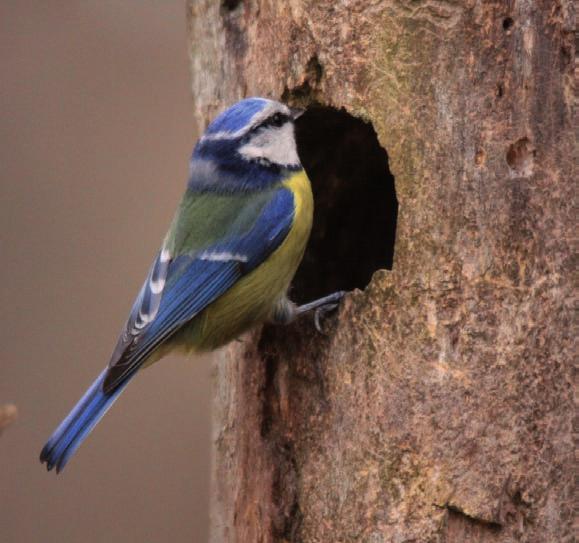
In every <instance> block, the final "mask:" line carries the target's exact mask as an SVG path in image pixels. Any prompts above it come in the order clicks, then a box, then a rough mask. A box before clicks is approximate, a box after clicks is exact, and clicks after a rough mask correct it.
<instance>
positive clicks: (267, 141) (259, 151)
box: [239, 123, 300, 166]
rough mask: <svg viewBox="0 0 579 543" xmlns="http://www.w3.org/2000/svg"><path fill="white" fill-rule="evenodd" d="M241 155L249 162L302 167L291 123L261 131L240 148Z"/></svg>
mask: <svg viewBox="0 0 579 543" xmlns="http://www.w3.org/2000/svg"><path fill="white" fill-rule="evenodd" d="M239 154H240V155H241V156H242V157H244V158H245V159H247V160H259V159H262V160H267V161H269V162H271V163H273V164H279V165H280V166H299V165H300V159H299V157H298V152H297V149H296V140H295V137H294V127H293V125H292V124H291V123H285V124H284V125H283V126H281V127H279V128H277V127H270V128H266V129H265V130H261V131H260V132H258V133H257V134H256V135H255V136H254V137H253V138H251V139H250V140H249V142H248V143H246V144H245V145H243V146H242V147H240V148H239Z"/></svg>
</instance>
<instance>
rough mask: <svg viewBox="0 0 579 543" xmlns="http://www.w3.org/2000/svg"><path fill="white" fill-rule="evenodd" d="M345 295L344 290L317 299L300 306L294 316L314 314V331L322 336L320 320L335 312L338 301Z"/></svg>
mask: <svg viewBox="0 0 579 543" xmlns="http://www.w3.org/2000/svg"><path fill="white" fill-rule="evenodd" d="M345 295H346V291H345V290H339V291H337V292H334V293H332V294H329V295H328V296H324V297H323V298H318V299H317V300H314V301H313V302H310V303H308V304H304V305H300V306H299V307H297V308H296V314H297V315H298V316H299V315H303V314H304V313H309V312H310V311H313V312H314V325H315V327H316V330H317V331H318V332H320V334H324V333H325V332H324V331H323V330H322V326H321V324H320V319H321V318H323V317H324V316H325V315H327V314H328V313H331V312H332V311H334V310H336V309H337V307H338V306H339V305H340V300H341V299H342V298H343V297H344V296H345Z"/></svg>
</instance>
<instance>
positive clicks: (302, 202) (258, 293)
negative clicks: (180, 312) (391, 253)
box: [175, 170, 314, 351]
mask: <svg viewBox="0 0 579 543" xmlns="http://www.w3.org/2000/svg"><path fill="white" fill-rule="evenodd" d="M283 185H284V186H285V187H286V188H287V189H289V190H290V191H291V192H292V194H293V196H294V205H295V212H294V220H293V224H292V227H291V229H290V231H289V233H288V235H287V237H286V238H285V240H284V241H283V242H282V244H281V245H280V246H279V247H278V248H277V249H276V250H275V251H274V252H273V253H272V254H271V255H270V256H269V258H268V259H266V260H265V261H264V262H263V263H262V264H260V265H259V266H258V267H257V268H256V269H255V270H253V271H252V272H250V273H249V274H247V275H246V276H245V277H243V278H242V279H240V280H239V281H238V282H237V283H236V284H235V285H234V286H233V287H232V288H231V289H230V290H229V291H227V292H226V293H225V294H224V295H223V296H221V297H220V298H219V299H218V300H216V301H215V302H213V304H211V305H210V306H209V307H207V308H206V309H205V310H204V311H203V312H202V313H201V314H200V315H199V316H198V317H196V318H195V319H194V320H193V321H192V322H191V324H190V325H189V326H187V327H186V328H185V329H184V330H183V332H182V333H180V334H179V335H178V337H176V338H175V339H176V342H177V343H180V344H181V345H182V346H184V347H186V348H187V349H189V350H195V351H206V350H213V349H215V348H217V347H219V346H221V345H224V344H225V343H228V342H229V341H231V340H232V339H234V338H236V337H238V336H239V335H241V334H242V333H243V332H245V331H246V330H248V329H249V328H251V327H252V326H254V325H256V324H260V323H262V322H265V321H266V320H268V319H269V318H270V316H271V314H272V311H273V308H274V305H275V303H276V302H277V301H278V300H279V299H280V298H281V297H282V296H284V295H285V294H286V292H287V290H288V288H289V285H290V282H291V280H292V279H293V276H294V275H295V272H296V270H297V268H298V265H299V263H300V262H301V259H302V257H303V254H304V250H305V247H306V243H307V241H308V238H309V235H310V230H311V227H312V219H313V212H314V201H313V196H312V189H311V186H310V181H309V179H308V177H307V175H306V173H305V171H303V170H301V171H300V172H297V173H295V174H293V175H291V177H289V178H288V179H287V180H286V181H285V182H284V183H283Z"/></svg>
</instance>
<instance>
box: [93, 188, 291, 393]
mask: <svg viewBox="0 0 579 543" xmlns="http://www.w3.org/2000/svg"><path fill="white" fill-rule="evenodd" d="M271 192H272V194H271V198H270V199H269V201H267V203H266V204H265V205H264V206H263V207H262V208H261V210H260V212H259V215H258V216H257V217H256V218H255V220H254V221H253V225H252V227H251V228H249V229H245V230H244V231H239V229H238V228H236V224H239V221H238V220H237V221H232V222H231V223H230V228H229V229H227V228H225V231H226V232H227V234H226V235H225V236H223V237H222V238H221V239H220V240H218V241H216V242H213V243H212V244H211V245H209V246H208V247H204V248H202V249H201V250H199V249H198V250H196V251H194V252H192V253H185V254H179V255H178V256H173V255H171V253H170V251H169V249H168V248H166V246H164V247H163V248H162V249H161V251H159V254H158V255H157V258H156V259H155V261H154V262H153V265H152V267H151V270H150V272H149V275H148V276H147V279H146V280H145V283H144V285H143V287H142V289H141V291H140V293H139V295H138V296H137V299H136V301H135V304H134V305H133V308H132V310H131V313H130V315H129V319H128V321H127V324H126V325H125V328H124V330H123V333H122V334H121V336H120V338H119V341H118V343H117V346H116V348H115V350H114V352H113V356H112V357H111V361H110V363H109V368H108V373H107V376H106V378H105V381H104V384H103V387H104V390H105V392H109V391H112V390H114V388H115V387H116V386H118V385H119V384H120V383H122V382H123V380H124V379H125V378H126V377H127V376H128V375H129V374H132V373H133V372H134V371H136V370H137V369H138V368H139V367H140V365H141V364H142V363H143V362H144V361H145V360H146V359H147V358H148V357H149V356H150V355H151V354H152V353H153V351H154V350H155V349H157V348H158V347H159V346H160V345H161V344H162V343H163V342H164V341H166V340H167V339H168V338H170V337H171V336H172V335H173V334H174V333H175V332H177V330H179V329H180V328H181V327H182V326H183V325H184V324H185V323H187V322H188V321H190V320H191V319H192V318H194V317H195V316H196V315H198V314H199V313H200V312H201V311H203V309H205V308H206V307H207V306H208V305H209V304H211V303H212V302H213V301H215V300H216V299H217V298H219V296H221V295H223V294H224V293H225V292H226V291H227V290H229V289H230V288H231V287H232V286H233V285H234V284H235V283H236V282H237V281H238V280H239V279H240V278H241V277H243V276H244V275H245V274H247V273H249V272H250V271H251V270H253V269H255V268H256V267H257V266H259V264H261V263H262V262H263V261H264V260H265V259H266V258H267V257H268V256H269V255H270V254H271V253H272V252H273V251H275V249H276V248H277V247H279V245H280V244H281V243H282V242H283V240H284V239H285V237H286V236H287V233H288V232H289V230H290V228H291V225H292V222H293V216H294V200H293V194H292V193H291V192H290V191H289V190H287V189H285V188H280V189H277V190H275V191H271ZM222 226H223V225H222ZM165 245H166V244H165Z"/></svg>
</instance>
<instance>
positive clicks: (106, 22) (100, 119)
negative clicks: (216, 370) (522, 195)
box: [0, 0, 210, 543]
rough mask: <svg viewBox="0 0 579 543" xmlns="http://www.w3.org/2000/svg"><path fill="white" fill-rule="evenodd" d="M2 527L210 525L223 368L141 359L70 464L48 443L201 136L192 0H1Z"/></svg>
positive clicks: (165, 528)
mask: <svg viewBox="0 0 579 543" xmlns="http://www.w3.org/2000/svg"><path fill="white" fill-rule="evenodd" d="M0 68H1V72H0V73H1V84H0V109H1V120H0V175H1V191H2V192H1V200H0V202H1V203H0V205H1V213H0V221H1V228H0V232H1V233H2V245H1V247H2V272H1V273H2V281H1V296H2V298H1V303H2V308H3V311H2V326H1V329H0V330H1V331H0V334H1V337H0V339H1V341H0V351H1V354H0V356H1V358H0V403H7V402H13V403H15V404H16V405H17V406H18V409H19V418H18V420H17V422H16V423H14V424H13V425H12V426H10V427H9V428H8V429H7V430H6V431H5V432H4V434H3V435H2V436H1V437H0V465H1V474H0V540H1V541H3V542H6V543H11V542H18V543H20V542H36V541H39V542H47V541H59V542H81V541H82V542H83V543H89V542H105V541H106V542H108V543H111V542H112V543H115V542H121V541H122V542H132V541H139V542H164V541H171V542H172V543H177V542H181V541H188V542H191V541H193V542H203V541H206V540H207V525H208V522H207V517H208V485H209V473H208V472H209V441H210V421H209V419H210V415H209V395H210V376H209V373H210V367H209V362H208V360H207V359H205V360H203V359H195V358H188V359H187V358H185V357H177V356H176V357H173V358H170V359H166V360H164V361H163V362H161V363H160V364H157V365H156V366H154V367H153V368H152V369H150V370H147V371H146V372H143V374H142V375H140V376H139V377H138V378H137V379H136V380H135V381H134V382H133V383H132V384H131V386H130V387H129V388H128V389H127V390H126V392H125V393H124V394H123V395H122V396H121V398H120V399H119V401H118V402H117V403H116V404H115V406H114V407H113V408H112V409H111V410H110V411H109V413H108V414H107V415H106V417H105V418H104V419H103V420H102V422H101V424H99V426H98V427H97V428H96V429H95V431H94V432H93V434H92V435H91V436H90V438H89V439H88V440H87V441H86V442H85V444H84V445H83V446H82V447H81V449H80V450H79V452H78V454H77V455H76V456H75V457H74V458H73V460H72V461H71V462H70V463H69V465H68V466H67V469H66V470H65V471H64V472H63V473H62V474H61V475H60V476H58V477H56V476H55V474H54V473H46V471H45V470H44V468H43V467H42V466H41V465H40V464H39V462H38V454H39V452H40V449H41V447H42V445H43V444H44V442H45V440H46V439H47V438H48V436H49V435H50V433H51V432H52V431H53V429H54V428H55V426H56V424H57V423H58V422H59V421H60V420H61V419H62V418H63V417H64V415H66V413H67V412H68V410H69V409H70V408H71V407H72V406H73V404H74V403H75V402H76V401H77V400H78V398H79V397H80V395H81V394H82V393H83V391H84V389H85V388H86V387H87V386H88V385H89V384H90V383H91V382H92V380H93V379H94V378H95V377H96V376H97V374H98V373H99V372H100V370H101V368H102V367H103V366H104V365H105V364H106V363H107V361H108V357H109V355H110V353H111V350H112V348H113V346H114V343H115V341H116V338H117V334H118V332H119V330H120V327H121V326H122V324H123V322H124V320H125V317H126V315H127V313H128V310H129V308H130V306H131V303H132V300H133V298H134V296H135V295H136V293H137V291H138V289H139V287H140V285H141V283H142V281H143V279H144V277H145V275H146V272H147V269H148V266H149V264H150V261H151V259H152V257H153V255H154V254H155V252H156V250H157V248H158V246H159V244H160V242H161V239H162V236H163V235H164V232H165V230H166V228H167V226H168V224H169V221H170V219H171V217H172V214H173V211H174V209H175V207H176V205H177V202H178V200H179V198H180V195H181V194H182V191H183V189H184V186H185V181H186V173H187V159H188V155H189V153H190V150H191V147H192V144H193V143H194V140H195V134H194V125H193V118H192V99H191V97H190V95H189V68H188V58H187V40H186V18H185V2H184V1H183V0H156V1H154V0H122V1H121V2H119V1H118V0H114V1H113V0H110V1H103V0H98V1H97V0H92V1H88V0H87V1H72V0H69V1H56V0H51V1H50V2H39V1H36V2H32V1H24V0H3V1H2V2H1V3H0Z"/></svg>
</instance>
